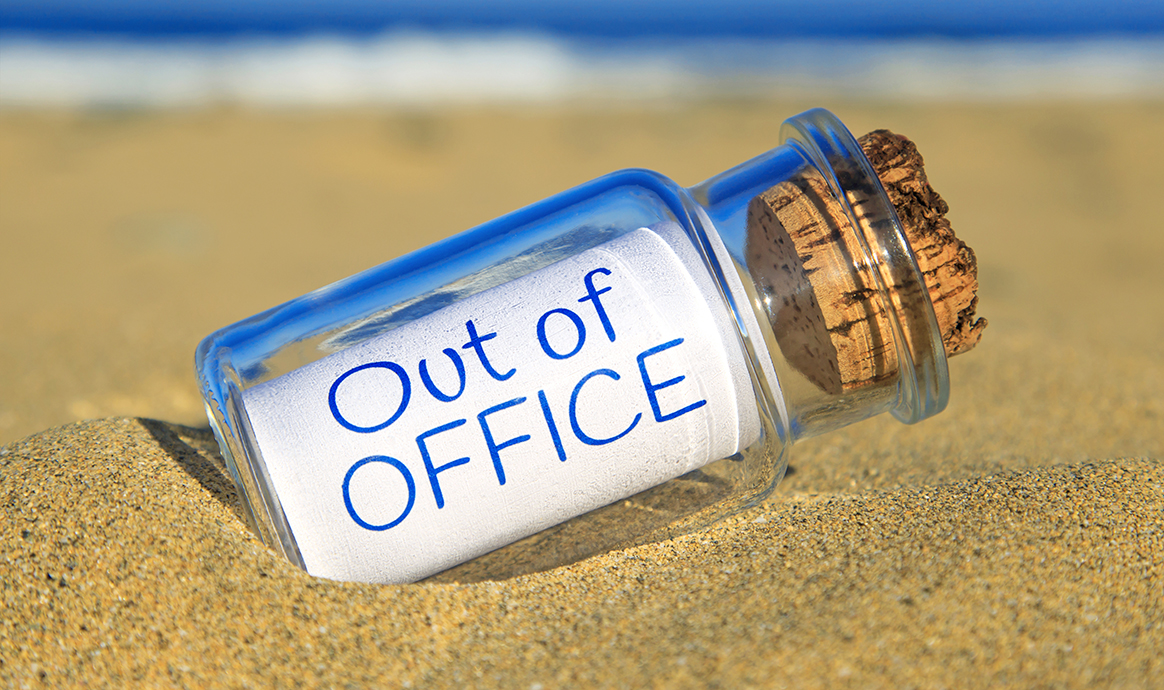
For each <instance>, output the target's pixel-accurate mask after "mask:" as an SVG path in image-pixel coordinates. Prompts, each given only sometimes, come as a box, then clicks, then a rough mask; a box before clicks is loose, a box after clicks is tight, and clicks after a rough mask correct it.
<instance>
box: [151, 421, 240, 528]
mask: <svg viewBox="0 0 1164 690" xmlns="http://www.w3.org/2000/svg"><path fill="white" fill-rule="evenodd" d="M138 421H139V422H141V425H142V426H143V427H145V429H146V431H148V432H149V433H150V435H151V436H153V437H154V440H155V441H157V443H158V445H159V446H160V447H161V448H162V450H164V451H166V454H167V455H169V456H170V458H171V459H172V460H173V461H174V462H175V463H177V464H178V466H179V467H181V468H182V470H183V471H184V472H185V473H186V474H188V475H190V477H191V478H192V479H194V480H195V481H196V482H198V483H199V484H200V485H201V486H202V488H203V489H206V491H207V492H208V493H209V494H210V495H211V496H213V497H214V499H215V500H216V501H218V502H219V503H221V504H222V505H223V506H224V507H225V508H226V509H227V510H229V511H230V512H231V513H233V514H234V516H235V517H237V518H238V519H239V521H240V522H242V523H243V524H246V515H245V513H244V512H243V507H242V503H241V502H240V501H239V497H238V492H237V491H235V488H234V481H233V480H232V479H231V478H230V471H229V470H228V469H227V467H226V461H224V460H223V459H222V455H220V454H219V451H218V442H217V441H215V440H214V433H213V432H212V431H211V430H210V428H209V427H202V428H192V427H188V426H182V425H180V424H171V423H169V422H163V421H160V420H157V419H145V418H139V419H138Z"/></svg>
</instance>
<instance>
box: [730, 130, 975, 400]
mask: <svg viewBox="0 0 1164 690" xmlns="http://www.w3.org/2000/svg"><path fill="white" fill-rule="evenodd" d="M858 143H859V144H860V145H861V148H862V150H863V151H864V152H865V155H866V157H868V158H869V161H870V162H871V163H872V164H873V169H874V171H875V172H876V173H877V176H878V177H879V178H880V179H881V183H882V186H883V187H884V188H885V191H886V193H887V194H888V196H889V199H890V201H891V202H892V203H893V206H894V208H895V209H896V211H897V215H898V217H899V219H900V220H901V223H902V227H903V229H904V231H905V235H906V239H907V240H908V242H909V244H910V245H911V247H912V248H913V252H914V255H915V257H916V259H917V263H918V267H919V268H920V269H921V272H922V275H923V277H924V280H925V284H926V288H927V290H928V292H929V296H930V300H931V302H932V303H933V306H934V312H935V315H936V316H937V322H938V329H939V332H940V333H941V338H942V343H943V346H944V349H945V351H946V354H947V355H956V354H960V353H962V352H966V351H968V350H970V349H971V348H973V347H974V345H976V344H977V343H978V341H979V339H981V337H982V330H983V329H984V328H985V327H986V320H985V319H981V318H978V319H976V318H975V309H976V307H977V305H978V296H977V292H978V267H977V262H976V260H975V257H974V252H973V250H971V249H970V247H968V246H967V245H966V244H965V243H964V242H962V241H961V240H959V239H958V238H957V237H956V236H955V235H954V232H953V230H952V228H951V227H950V223H949V221H948V220H947V219H946V213H947V212H948V210H949V207H948V206H947V204H946V202H945V201H944V200H943V199H942V198H941V197H940V196H939V195H938V193H937V192H935V191H934V189H933V187H931V186H930V184H929V181H928V179H927V178H926V174H925V169H924V167H923V161H922V157H921V154H919V153H918V150H917V147H916V146H915V145H914V144H913V142H911V141H910V140H909V139H906V138H905V137H903V136H901V135H898V134H893V133H892V132H889V131H886V130H878V131H875V132H870V133H869V134H866V135H865V136H863V137H861V138H860V139H859V140H858ZM811 172H815V171H811ZM871 193H872V192H871V191H865V190H862V189H861V188H860V186H856V185H855V186H853V187H852V188H850V189H849V190H848V191H847V198H846V200H847V201H848V203H849V206H850V208H852V210H853V212H854V215H855V216H856V217H857V219H858V221H860V220H861V219H862V218H863V217H864V216H865V212H864V211H865V205H866V204H867V203H868V202H869V201H870V200H871V198H870V196H869V194H871ZM860 243H861V240H860V238H859V235H858V234H857V232H856V230H855V229H854V228H853V227H852V224H851V222H850V219H849V216H848V214H847V213H846V212H845V209H844V207H843V206H842V205H841V203H840V202H839V201H838V200H837V199H836V197H834V196H833V194H832V192H831V190H830V189H829V187H828V184H827V183H826V182H825V180H824V179H823V178H822V177H820V176H819V175H818V174H815V175H814V174H802V175H798V176H795V177H793V178H792V179H790V180H788V181H785V182H782V183H780V184H778V185H776V186H774V187H772V188H770V189H768V190H767V191H765V192H763V193H761V194H759V195H757V196H756V197H755V198H754V199H752V201H751V203H750V204H749V206H748V249H747V252H748V262H749V266H752V267H753V275H756V276H757V280H758V283H759V287H760V289H761V291H762V293H763V297H764V298H765V299H769V300H772V301H773V302H774V303H773V304H771V309H772V312H773V313H774V314H775V320H774V323H773V329H774V331H775V336H776V340H777V342H778V343H779V344H780V348H781V351H782V352H783V353H784V356H785V357H786V359H787V360H788V361H789V363H790V364H791V365H792V366H793V367H795V368H796V369H797V370H798V371H800V372H801V373H802V374H804V375H805V377H806V378H808V379H809V380H810V381H812V382H813V383H814V384H815V385H816V386H818V387H819V388H821V389H822V390H824V391H826V392H828V393H831V394H840V393H843V392H848V391H852V390H855V389H858V388H862V387H865V386H869V385H873V384H876V383H878V382H881V381H884V380H886V379H889V378H892V377H893V376H895V375H896V373H897V350H896V346H895V344H894V341H893V336H892V331H891V328H890V325H889V321H888V315H887V313H886V309H888V308H891V307H892V308H894V309H902V308H911V307H910V305H902V304H892V305H889V304H886V303H885V301H884V300H883V299H881V298H880V296H879V291H878V289H877V287H876V286H877V284H878V279H877V276H875V275H873V273H872V271H874V270H879V269H878V268H876V267H871V266H869V265H868V264H867V262H865V261H863V260H855V259H854V257H862V256H864V251H863V248H862V246H861V244H860ZM826 276H827V280H826V279H824V278H825V277H826ZM814 277H815V280H814ZM881 277H882V278H884V277H885V276H884V275H883V276H881ZM913 308H916V305H915V306H914V307H913Z"/></svg>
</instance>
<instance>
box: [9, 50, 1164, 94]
mask: <svg viewBox="0 0 1164 690" xmlns="http://www.w3.org/2000/svg"><path fill="white" fill-rule="evenodd" d="M790 93H795V94H829V95H836V94H840V93H846V94H849V95H852V96H855V97H861V98H907V99H923V100H932V99H1007V100H1012V99H1030V98H1048V97H1051V98H1057V97H1068V98H1076V97H1078V98H1115V97H1148V98H1161V97H1164V38H1151V39H1136V40H1117V39H1087V40H1071V41H1026V42H1023V41H971V42H960V41H938V40H927V41H920V40H911V41H895V42H887V41H865V42H860V41H754V40H740V41H733V40H723V39H719V40H709V41H699V40H689V39H684V40H679V41H665V40H660V39H655V40H652V41H622V42H604V43H594V42H589V43H587V42H578V41H567V40H560V39H556V38H554V37H550V36H543V35H462V36H456V35H452V36H450V35H437V34H428V35H424V34H391V35H385V36H381V37H378V38H375V39H366V40H364V39H348V38H338V37H309V38H303V39H297V40H280V41H274V40H260V39H236V40H232V41H226V42H157V41H154V42H149V41H137V42H116V41H99V40H45V39H42V38H30V37H21V36H6V37H0V106H6V107H39V106H50V105H51V106H82V107H83V106H110V105H111V106H154V107H159V106H160V107H185V106H199V105H204V104H209V103H240V104H252V105H259V106H343V105H359V104H389V105H391V104H427V103H443V102H460V103H478V102H553V101H560V100H563V99H584V98H614V99H645V98H646V99H658V98H662V99H675V98H680V99H682V98H706V97H714V96H718V95H771V96H779V95H787V94H790Z"/></svg>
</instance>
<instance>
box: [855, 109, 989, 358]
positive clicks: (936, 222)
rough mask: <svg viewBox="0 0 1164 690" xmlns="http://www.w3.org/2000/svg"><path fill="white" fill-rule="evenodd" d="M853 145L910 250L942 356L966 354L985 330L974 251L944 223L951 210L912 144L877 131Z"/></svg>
mask: <svg viewBox="0 0 1164 690" xmlns="http://www.w3.org/2000/svg"><path fill="white" fill-rule="evenodd" d="M857 143H859V144H860V145H861V150H863V151H864V152H865V156H866V157H867V158H868V159H869V162H870V163H872V164H873V170H874V171H875V172H876V173H877V177H879V178H880V179H881V185H882V186H883V187H885V193H886V194H888V195H889V200H890V201H891V202H892V203H893V207H894V209H896V210H897V217H898V218H899V219H900V220H901V225H902V228H903V229H904V230H905V235H906V239H907V240H909V244H910V246H912V247H913V253H914V256H915V257H916V258H917V263H918V268H920V269H921V272H922V275H923V276H924V277H925V281H926V287H927V288H929V292H930V301H932V302H933V305H934V314H935V315H936V316H937V317H938V329H939V330H940V331H941V334H942V343H943V344H944V345H945V348H946V354H947V355H957V354H961V353H963V352H966V351H968V350H970V349H971V348H973V347H974V346H975V345H977V344H978V341H979V340H981V339H982V331H983V329H985V328H986V319H983V318H975V310H976V309H977V307H978V261H977V259H976V258H975V256H974V250H973V249H971V248H970V247H969V246H967V245H966V243H965V242H963V241H962V240H960V239H958V238H957V237H956V236H955V235H954V230H953V228H951V227H950V221H949V220H947V219H946V213H947V212H949V210H950V207H949V205H948V204H946V201H945V200H944V199H942V197H941V196H940V195H938V193H937V192H936V191H934V188H933V187H931V186H930V182H929V179H928V178H927V177H926V171H925V167H924V165H925V164H924V161H923V160H922V156H921V154H920V153H919V152H918V150H917V146H915V145H914V143H913V142H912V141H910V140H909V139H907V138H905V137H904V136H902V135H900V134H894V133H893V132H890V131H889V130H886V129H879V130H876V131H873V132H869V133H868V134H866V135H865V136H863V137H860V138H859V139H858V140H857Z"/></svg>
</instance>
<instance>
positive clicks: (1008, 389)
mask: <svg viewBox="0 0 1164 690" xmlns="http://www.w3.org/2000/svg"><path fill="white" fill-rule="evenodd" d="M813 106H825V107H828V108H830V109H832V110H833V111H834V112H836V113H837V114H838V115H839V116H840V117H841V119H842V120H843V121H845V122H846V123H847V124H848V125H849V127H850V128H851V129H852V130H854V132H855V133H856V134H861V133H863V132H865V131H868V130H870V129H874V128H879V127H888V128H891V129H894V130H896V131H899V132H901V133H904V134H906V135H908V136H910V137H911V138H913V139H914V140H915V141H916V142H917V143H918V145H919V148H920V149H921V151H922V153H923V155H925V157H926V160H927V169H928V170H929V172H930V177H931V180H932V181H933V183H934V185H935V187H936V188H937V189H938V191H939V192H941V193H942V194H943V195H944V196H945V197H946V198H947V200H948V201H949V202H950V205H951V209H952V211H951V215H950V217H951V219H952V220H953V222H954V227H955V230H956V231H957V232H958V233H959V235H960V236H961V237H963V238H964V239H965V240H966V241H967V242H968V243H969V244H970V245H971V246H972V247H974V248H975V249H976V250H977V252H978V256H979V260H980V270H981V284H982V291H981V296H982V303H981V306H980V310H979V311H980V313H981V314H982V315H984V316H987V317H988V318H989V319H990V320H991V322H992V325H991V327H990V329H988V331H987V333H986V339H985V340H984V342H983V344H982V346H981V347H980V350H979V351H975V352H974V353H971V354H969V355H967V356H965V357H964V358H959V359H958V360H955V361H954V362H952V367H953V371H952V376H953V380H954V386H955V388H954V393H953V396H952V404H951V408H950V411H949V412H948V413H947V414H946V415H943V416H942V417H941V418H939V420H935V422H934V424H937V426H934V427H931V428H933V429H936V431H935V432H932V433H934V434H936V435H934V436H932V438H933V439H935V440H933V441H932V443H933V444H934V449H935V451H936V452H941V453H944V454H946V455H947V456H948V457H951V458H955V460H951V463H952V465H957V464H958V461H957V460H956V458H957V457H959V456H958V446H957V442H956V441H952V440H950V439H951V438H954V437H956V434H954V433H953V430H954V429H955V428H956V427H957V426H958V425H959V424H961V425H963V427H964V426H965V425H967V424H968V423H969V421H968V420H969V417H968V415H969V414H970V413H969V412H968V411H970V410H973V411H975V412H976V414H977V415H978V418H977V419H976V420H975V422H974V424H975V425H976V427H975V428H976V429H978V432H977V433H979V434H990V435H993V437H994V438H996V439H997V443H996V444H995V446H992V447H993V448H994V450H992V451H990V452H991V453H994V454H995V456H993V457H988V458H984V457H983V456H982V451H981V450H978V451H976V453H977V454H976V455H975V456H974V457H969V456H967V457H965V458H963V459H962V462H963V464H964V465H965V466H966V467H971V466H973V467H976V468H981V466H982V464H983V463H984V462H993V463H995V464H999V465H1007V464H1013V463H1014V462H1022V460H1021V459H1017V460H1016V458H1015V457H1012V456H1011V455H1008V451H1007V443H1008V439H1009V440H1013V441H1015V443H1018V442H1020V441H1022V440H1024V439H1025V440H1027V441H1029V440H1030V438H1031V434H1033V433H1036V432H1035V431H1033V430H1032V425H1037V426H1039V428H1040V429H1042V430H1043V431H1041V432H1039V439H1040V443H1044V444H1045V445H1046V449H1045V452H1043V453H1042V454H1041V455H1040V456H1039V457H1040V458H1042V459H1043V460H1046V459H1048V458H1052V459H1062V460H1066V459H1074V458H1078V457H1081V456H1082V457H1094V456H1111V455H1119V454H1133V455H1135V454H1139V455H1142V454H1145V453H1149V454H1157V455H1158V454H1159V453H1161V452H1164V450H1162V449H1161V447H1160V446H1161V432H1160V431H1158V429H1160V428H1162V427H1164V401H1162V398H1161V391H1162V390H1164V373H1162V371H1161V364H1160V362H1161V361H1164V350H1162V349H1161V345H1160V343H1161V342H1164V316H1162V314H1164V287H1162V282H1161V281H1162V279H1161V277H1160V275H1161V269H1164V228H1162V224H1161V220H1160V215H1159V212H1158V210H1157V208H1156V206H1157V205H1158V199H1159V198H1160V194H1161V191H1160V190H1161V189H1164V172H1162V169H1161V163H1160V161H1162V160H1164V3H1160V2H1149V1H1147V0H1143V1H1141V0H1109V1H1107V2H1102V3H1100V2H1083V1H1080V0H1067V1H1060V2H1050V1H1043V2H1040V1H1035V0H1011V1H1007V2H1003V1H1001V0H997V1H996V0H986V1H981V2H962V3H936V2H932V1H926V0H885V1H883V2H878V3H868V2H858V1H857V0H824V1H823V2H816V3H793V2H788V1H786V0H773V1H770V2H756V1H753V0H726V1H725V2H720V3H697V2H691V1H689V0H682V1H668V2H665V1H663V0H622V1H618V2H616V1H614V0H590V1H588V2H584V1H582V0H573V1H568V2H556V3H555V2H538V1H535V0H502V1H499V2H484V1H480V0H454V1H452V2H444V3H435V2H419V1H415V2H414V1H408V2H384V3H377V2H370V1H367V0H331V1H330V2H322V1H317V0H284V1H281V2H275V1H274V0H252V1H250V2H239V1H232V2H226V1H225V0H204V1H201V2H196V1H195V0H172V1H170V2H158V1H157V0H153V1H146V0H108V1H106V2H81V1H79V0H0V257H2V261H3V264H2V266H3V268H2V270H0V291H2V294H3V299H2V300H0V444H2V443H8V442H12V441H15V440H17V439H19V438H21V437H23V436H26V435H28V434H31V433H34V432H36V431H39V430H41V429H44V428H47V427H49V426H53V425H57V424H61V423H66V422H69V421H72V420H76V419H81V418H91V417H104V416H111V415H137V416H147V417H155V418H161V419H165V420H168V421H174V422H179V423H184V424H190V425H203V424H204V423H205V421H204V417H203V412H202V404H201V400H200V398H199V395H198V391H197V386H196V384H195V379H194V374H193V366H192V359H193V352H194V348H195V346H196V345H197V343H198V341H199V340H200V339H201V338H202V337H203V336H205V335H207V334H208V333H210V332H211V331H213V330H215V329H217V328H220V327H223V326H226V325H227V324H229V323H232V322H234V321H236V320H238V319H241V318H245V317H247V316H249V315H251V314H253V313H255V312H258V311H260V310H263V309H266V308H268V307H271V306H274V305H275V304H278V303H280V302H283V301H285V300H288V299H291V298H293V297H296V296H298V295H300V294H302V293H304V292H307V291H309V290H311V289H314V288H316V287H319V286H321V285H324V284H326V283H329V282H332V281H334V280H337V279H340V278H342V277H344V276H346V275H349V274H351V273H353V272H355V271H358V270H360V269H363V268H367V267H369V266H371V265H374V264H376V263H379V262H381V261H385V260H388V259H391V258H393V257H395V256H398V255H400V254H402V253H404V252H407V251H410V250H412V249H415V248H418V247H420V246H423V245H426V244H428V243H430V242H432V241H435V240H437V239H439V238H441V237H444V236H447V235H450V234H453V233H455V232H458V231H460V230H463V229H466V228H469V227H472V226H473V225H476V224H478V223H480V222H483V221H485V220H488V219H490V218H492V217H495V216H497V215H499V214H502V213H505V212H507V211H510V210H513V209H515V208H518V207H521V206H523V205H525V204H528V203H531V202H533V201H536V200H537V199H539V198H542V197H544V196H547V195H549V194H552V193H555V192H557V191H560V190H562V189H565V188H567V187H569V186H572V185H574V184H577V183H580V182H583V181H585V180H587V179H590V178H593V177H595V176H598V175H600V174H603V173H605V172H609V171H611V170H614V169H618V168H621V167H630V166H635V167H648V168H653V169H657V170H659V171H661V172H663V173H665V174H667V175H669V176H671V177H673V178H674V179H676V180H677V181H679V182H680V183H682V184H685V185H690V184H695V183H697V182H699V181H700V180H702V179H704V178H706V177H709V176H711V175H712V174H714V173H716V172H719V171H721V170H723V169H725V168H727V167H729V166H731V165H734V164H735V163H738V162H741V161H743V160H745V159H747V158H750V157H752V156H754V155H757V154H760V153H762V152H763V151H765V150H767V149H769V148H771V147H772V146H775V145H776V143H777V130H778V127H779V124H780V122H781V121H782V120H783V119H784V118H786V117H788V116H790V115H793V114H795V113H797V112H800V111H801V110H804V109H806V108H808V107H813ZM980 353H981V354H980ZM962 360H965V361H962ZM976 381H978V382H981V385H978V384H976V383H975V382H976ZM1000 390H1004V391H1005V394H1003V393H1000V392H999V391H1000ZM959 415H962V416H959ZM983 415H985V417H983ZM941 420H944V421H941ZM1030 420H1037V421H1030ZM879 423H880V422H879ZM879 423H878V424H879ZM890 424H892V422H890ZM930 424H931V423H927V425H923V426H929V425H930ZM942 425H945V426H942ZM892 428H893V429H897V428H898V427H892ZM878 429H881V427H874V432H866V433H880V432H879V431H877V430H878ZM884 429H886V431H885V433H886V434H891V435H892V434H904V433H913V432H905V431H896V430H895V431H892V432H890V431H888V429H890V427H888V426H886V427H884ZM1048 429H1050V430H1056V433H1049V432H1048V431H1047V430H1048ZM944 432H949V433H945V436H943V433H944ZM1068 432H1069V433H1068ZM854 438H855V437H854ZM943 438H944V439H945V440H937V439H943ZM865 440H866V441H868V440H870V439H865ZM900 441H901V438H900V437H898V436H892V437H887V440H885V441H884V442H885V443H886V444H892V443H898V442H900ZM845 442H846V441H845V440H844V438H841V440H834V441H830V442H828V443H831V444H833V445H827V444H825V442H823V441H822V442H821V444H822V445H819V446H817V447H816V448H815V451H814V452H816V453H817V454H825V455H827V454H828V453H830V452H834V451H835V452H836V453H842V452H843V450H844V448H843V444H844V443H845ZM854 442H855V441H854ZM919 442H921V441H919ZM926 442H927V443H930V441H926ZM836 444H841V445H836ZM1032 461H1033V460H1032ZM853 472H855V473H856V472H857V470H855V469H854V470H853ZM846 476H848V475H846ZM853 476H855V477H858V479H861V481H870V482H876V480H875V479H870V477H869V475H868V474H867V473H865V474H860V473H857V474H854V475H853ZM837 481H840V480H839V479H838V480H837ZM846 481H849V480H846ZM853 481H856V480H853ZM845 486H847V484H845Z"/></svg>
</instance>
